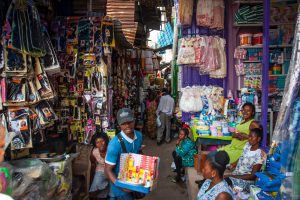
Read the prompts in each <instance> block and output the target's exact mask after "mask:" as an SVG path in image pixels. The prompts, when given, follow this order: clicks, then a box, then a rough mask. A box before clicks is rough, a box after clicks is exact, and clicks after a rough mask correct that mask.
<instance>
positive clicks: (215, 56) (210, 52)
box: [199, 36, 220, 74]
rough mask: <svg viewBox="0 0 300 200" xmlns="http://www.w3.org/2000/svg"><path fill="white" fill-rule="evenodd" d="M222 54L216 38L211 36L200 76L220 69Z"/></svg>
mask: <svg viewBox="0 0 300 200" xmlns="http://www.w3.org/2000/svg"><path fill="white" fill-rule="evenodd" d="M219 59H220V53H219V50H218V42H217V38H216V37H212V36H209V37H208V39H207V51H206V55H205V58H204V65H201V66H200V68H199V73H200V74H208V73H209V72H211V71H214V70H217V69H219V68H220V63H219V62H220V61H219Z"/></svg>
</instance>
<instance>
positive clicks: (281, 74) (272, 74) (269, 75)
mask: <svg viewBox="0 0 300 200" xmlns="http://www.w3.org/2000/svg"><path fill="white" fill-rule="evenodd" d="M286 75H287V74H270V75H269V76H286Z"/></svg>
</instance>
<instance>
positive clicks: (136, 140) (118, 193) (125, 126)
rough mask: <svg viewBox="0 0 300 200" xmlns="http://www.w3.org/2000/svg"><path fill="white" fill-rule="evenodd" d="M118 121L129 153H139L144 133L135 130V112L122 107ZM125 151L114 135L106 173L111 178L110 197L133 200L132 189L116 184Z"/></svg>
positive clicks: (110, 145) (109, 147)
mask: <svg viewBox="0 0 300 200" xmlns="http://www.w3.org/2000/svg"><path fill="white" fill-rule="evenodd" d="M117 121H118V124H119V125H120V128H121V132H120V133H119V135H120V136H121V138H122V140H123V141H124V144H125V147H126V151H127V152H128V153H139V152H140V150H141V147H142V140H143V139H142V134H141V132H139V131H136V130H134V125H135V124H134V122H135V119H134V114H133V112H132V110H131V109H129V108H122V109H120V110H119V111H118V113H117ZM121 153H123V150H122V146H121V143H120V140H119V138H118V137H114V138H113V139H112V140H111V141H110V142H109V145H108V149H107V154H106V158H105V173H106V175H107V177H108V179H109V180H110V198H111V199H115V200H132V199H133V197H132V195H131V193H130V192H131V191H128V190H126V189H122V188H119V187H117V186H115V182H116V180H117V176H118V173H119V169H120V156H121Z"/></svg>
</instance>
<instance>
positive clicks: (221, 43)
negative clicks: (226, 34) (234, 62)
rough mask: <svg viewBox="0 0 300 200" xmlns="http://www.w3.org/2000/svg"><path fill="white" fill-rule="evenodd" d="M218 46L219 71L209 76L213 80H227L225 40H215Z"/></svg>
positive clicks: (212, 72)
mask: <svg viewBox="0 0 300 200" xmlns="http://www.w3.org/2000/svg"><path fill="white" fill-rule="evenodd" d="M215 42H216V45H217V51H218V54H217V55H218V56H217V57H216V58H217V59H218V63H219V67H220V68H219V69H217V70H215V71H211V72H210V73H209V76H210V77H211V78H225V77H226V75H227V63H226V54H225V43H226V41H225V40H224V39H223V38H216V40H215Z"/></svg>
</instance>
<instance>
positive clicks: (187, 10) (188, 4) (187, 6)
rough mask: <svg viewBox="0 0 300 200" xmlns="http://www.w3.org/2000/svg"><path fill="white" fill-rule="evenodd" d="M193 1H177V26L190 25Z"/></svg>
mask: <svg viewBox="0 0 300 200" xmlns="http://www.w3.org/2000/svg"><path fill="white" fill-rule="evenodd" d="M193 7H194V1H193V0H179V1H178V18H179V24H181V25H183V26H184V25H188V26H189V25H191V24H192V17H193Z"/></svg>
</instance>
